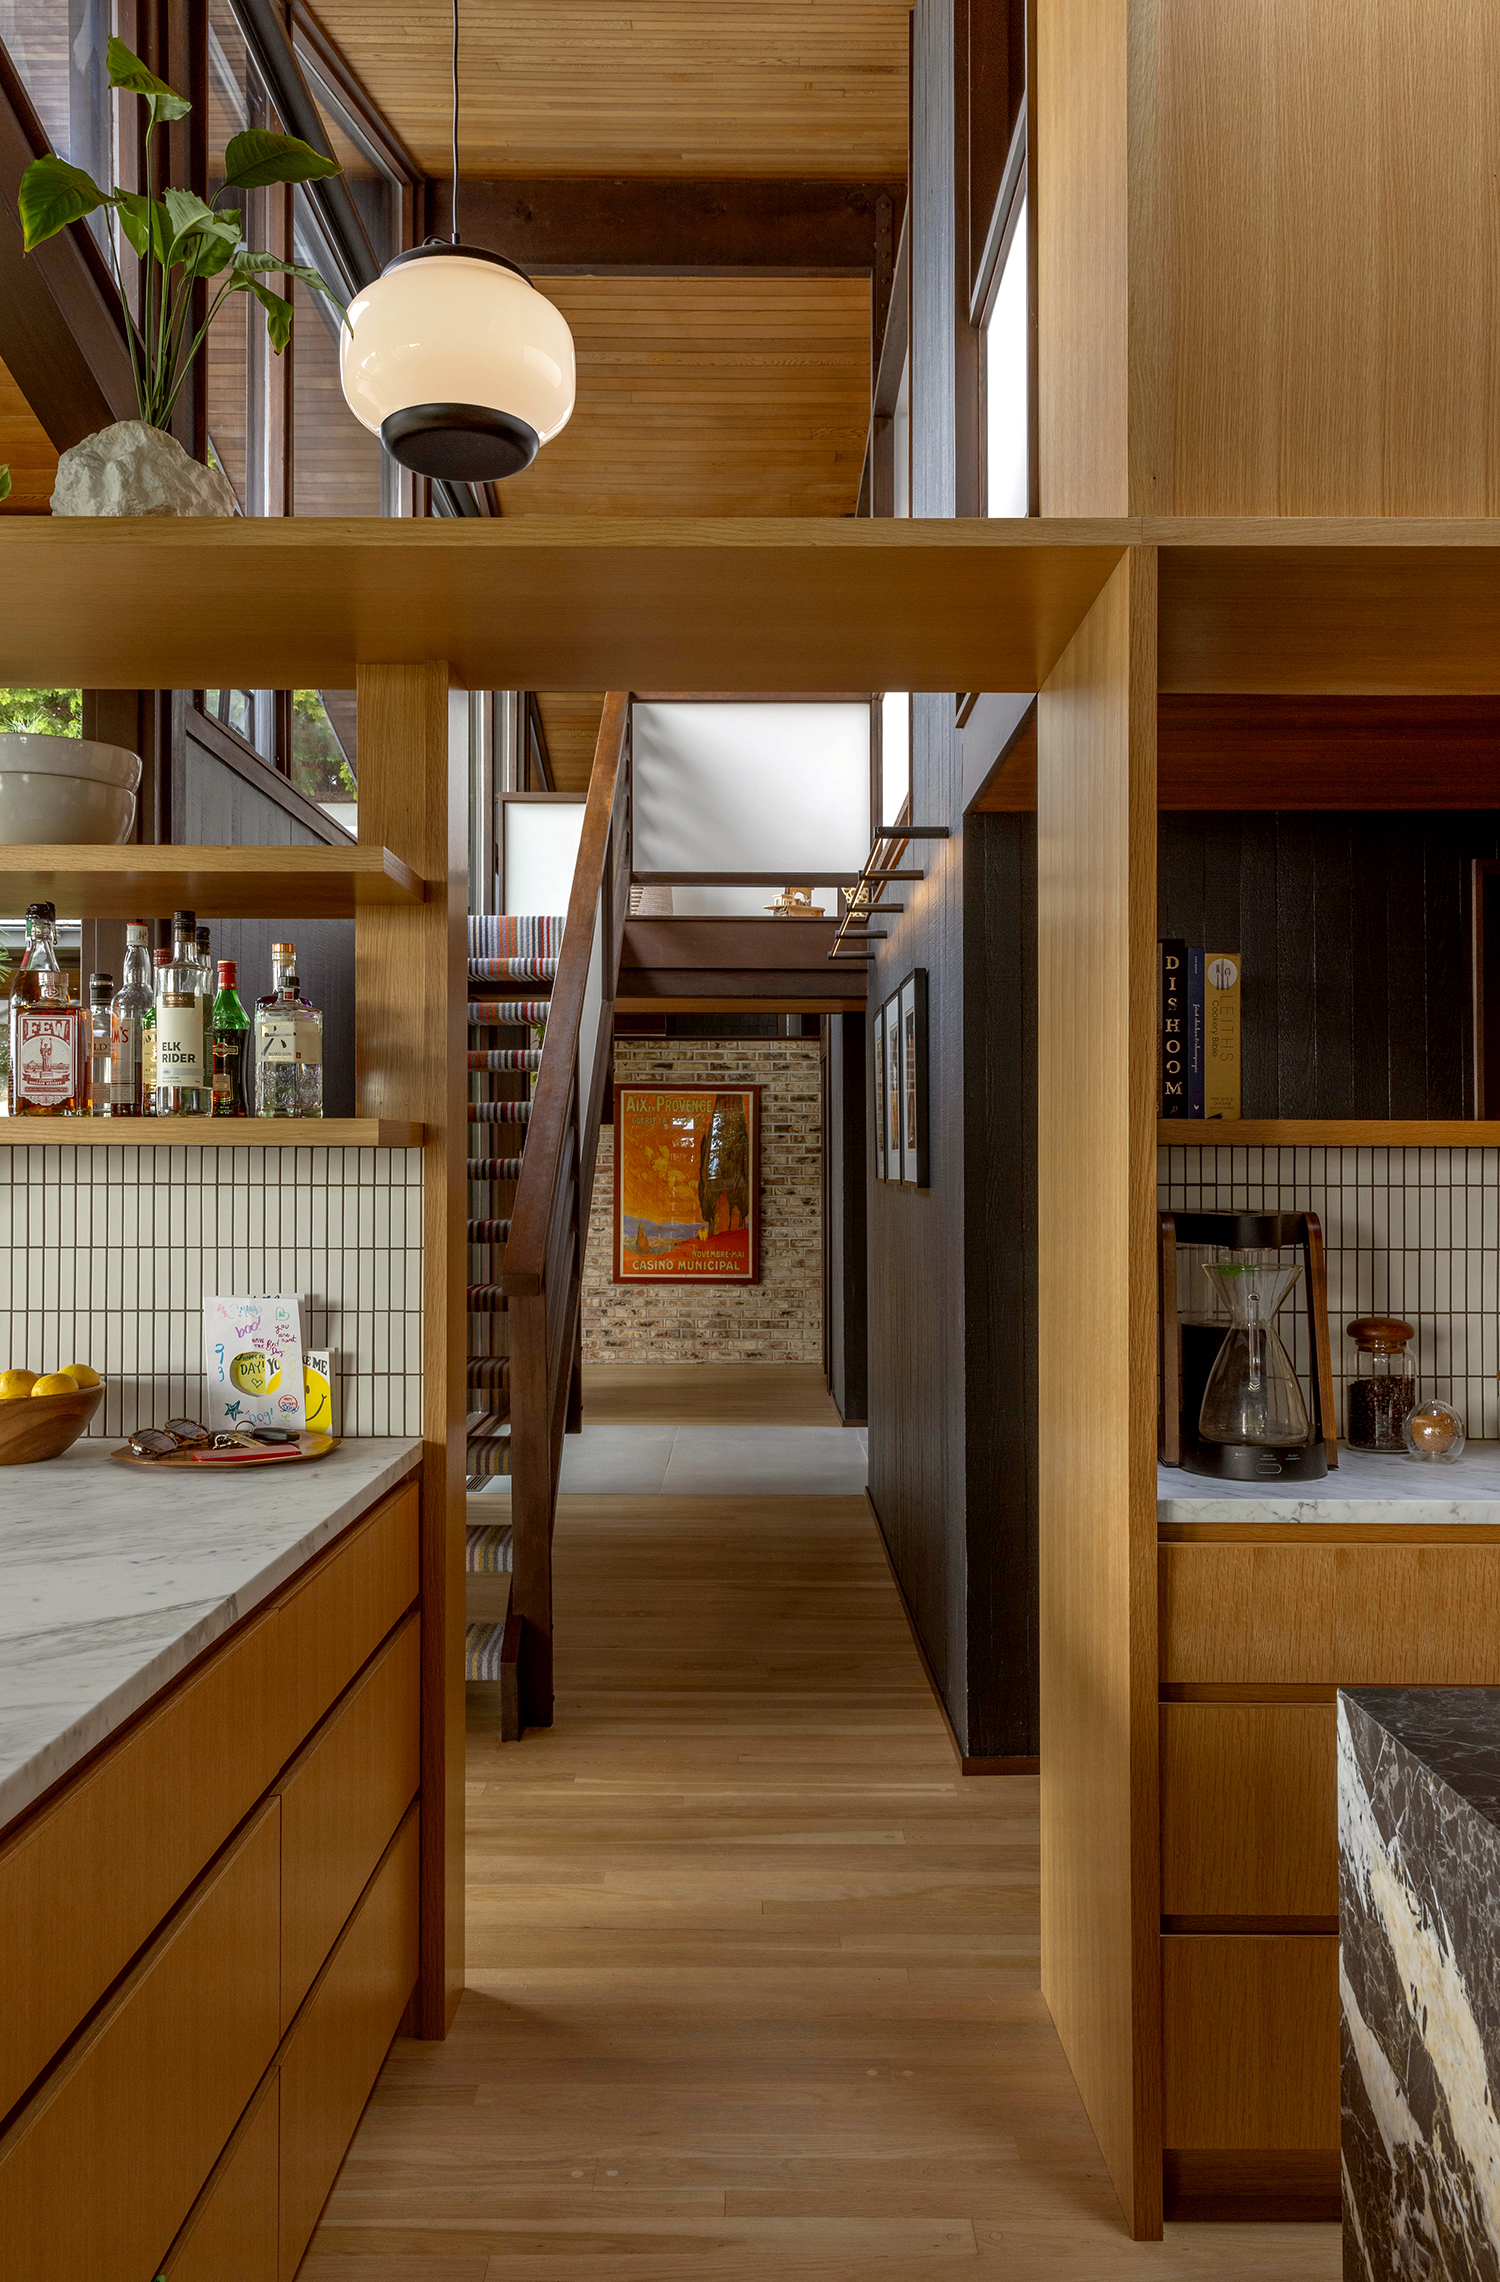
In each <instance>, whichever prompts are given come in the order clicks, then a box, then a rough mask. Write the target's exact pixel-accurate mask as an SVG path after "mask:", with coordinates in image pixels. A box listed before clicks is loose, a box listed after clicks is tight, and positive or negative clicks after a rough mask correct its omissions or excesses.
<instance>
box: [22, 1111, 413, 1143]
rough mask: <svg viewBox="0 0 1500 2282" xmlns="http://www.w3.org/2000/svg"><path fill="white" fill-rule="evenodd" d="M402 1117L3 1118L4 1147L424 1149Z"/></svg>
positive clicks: (410, 1126) (411, 1127)
mask: <svg viewBox="0 0 1500 2282" xmlns="http://www.w3.org/2000/svg"><path fill="white" fill-rule="evenodd" d="M423 1138H424V1129H423V1127H422V1126H420V1125H410V1124H407V1123H406V1122H405V1121H404V1120H403V1119H402V1118H399V1117H0V1148H17V1149H19V1148H25V1147H28V1146H30V1147H39V1146H42V1145H44V1144H45V1145H46V1146H47V1147H49V1148H59V1147H60V1148H64V1149H167V1148H171V1147H172V1146H173V1145H175V1146H176V1147H177V1148H179V1149H180V1148H182V1147H183V1145H184V1144H186V1145H187V1146H188V1147H189V1148H193V1149H200V1148H216V1149H276V1148H291V1147H293V1146H295V1147H296V1148H298V1149H420V1148H421V1146H422V1142H423Z"/></svg>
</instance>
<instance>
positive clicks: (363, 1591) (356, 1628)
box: [279, 1481, 419, 1750]
mask: <svg viewBox="0 0 1500 2282" xmlns="http://www.w3.org/2000/svg"><path fill="white" fill-rule="evenodd" d="M418 1505H419V1494H418V1489H417V1484H416V1483H415V1481H411V1482H403V1483H402V1485H401V1487H400V1489H398V1490H392V1492H391V1494H390V1496H389V1497H387V1498H382V1500H381V1502H380V1504H379V1505H378V1506H377V1507H376V1508H375V1510H374V1512H373V1513H372V1514H371V1515H370V1516H369V1517H368V1519H367V1520H365V1521H362V1522H360V1523H359V1524H358V1525H357V1527H356V1528H355V1529H353V1530H352V1531H351V1532H350V1533H349V1535H348V1536H347V1537H346V1538H345V1539H344V1541H343V1542H342V1544H341V1545H340V1546H339V1548H338V1551H337V1553H336V1554H335V1555H334V1556H333V1558H332V1559H331V1560H328V1561H325V1562H323V1563H322V1564H321V1565H320V1566H319V1567H318V1568H316V1569H315V1570H314V1571H313V1573H312V1575H311V1576H310V1577H309V1578H308V1579H307V1581H306V1583H305V1584H302V1585H298V1586H296V1587H294V1589H293V1590H292V1591H291V1592H290V1593H288V1594H287V1596H286V1598H285V1600H284V1601H282V1602H281V1603H280V1604H279V1605H280V1610H281V1617H280V1621H281V1624H282V1626H283V1628H284V1637H285V1645H284V1647H283V1648H282V1652H281V1653H282V1660H283V1669H284V1672H285V1674H286V1686H287V1692H288V1703H287V1723H288V1728H289V1730H290V1733H289V1737H288V1750H291V1749H293V1748H295V1746H296V1745H297V1744H299V1743H300V1742H301V1741H302V1739H303V1737H304V1736H306V1735H308V1734H310V1733H311V1731H312V1729H313V1728H314V1727H315V1726H316V1725H317V1723H318V1721H319V1720H320V1719H321V1718H322V1717H323V1714H324V1712H326V1711H327V1709H328V1707H329V1705H330V1704H331V1703H332V1702H333V1700H334V1698H335V1697H336V1696H337V1695H339V1694H340V1693H341V1692H342V1690H343V1689H345V1688H346V1687H347V1686H348V1685H349V1682H350V1681H351V1680H352V1679H353V1677H354V1675H355V1673H356V1672H357V1671H358V1670H359V1668H360V1666H361V1665H362V1664H363V1663H364V1662H365V1661H366V1659H367V1658H368V1657H369V1656H370V1655H372V1654H373V1652H374V1650H375V1649H376V1648H378V1647H379V1645H380V1643H381V1641H382V1640H384V1638H385V1636H386V1634H387V1633H388V1632H389V1631H390V1630H391V1628H392V1626H393V1625H395V1624H397V1623H398V1622H399V1621H400V1619H401V1617H402V1616H403V1615H404V1614H405V1612H406V1611H407V1609H409V1608H410V1607H411V1604H412V1602H413V1601H414V1600H415V1599H416V1597H417V1587H418V1581H419V1569H418V1558H419V1547H418Z"/></svg>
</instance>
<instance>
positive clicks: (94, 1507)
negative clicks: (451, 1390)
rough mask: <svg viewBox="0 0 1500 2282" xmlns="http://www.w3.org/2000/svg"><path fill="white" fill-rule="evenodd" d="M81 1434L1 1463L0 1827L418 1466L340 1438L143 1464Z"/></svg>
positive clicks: (406, 1444) (395, 1452)
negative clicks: (307, 1452)
mask: <svg viewBox="0 0 1500 2282" xmlns="http://www.w3.org/2000/svg"><path fill="white" fill-rule="evenodd" d="M115 1447H116V1445H115V1444H114V1443H111V1442H104V1441H100V1440H95V1441H83V1442H75V1443H74V1445H73V1447H72V1449H71V1450H68V1451H65V1452H64V1454H63V1456H62V1457H61V1458H54V1459H51V1460H49V1461H48V1463H47V1464H46V1465H42V1466H6V1467H0V1828H3V1826H4V1825H5V1824H6V1823H8V1822H9V1821H10V1820H11V1819H12V1818H13V1817H14V1816H15V1815H18V1814H19V1813H21V1811H22V1810H23V1809H24V1808H25V1807H28V1806H29V1805H30V1804H31V1802H32V1800H33V1799H35V1798H38V1797H39V1796H40V1795H41V1793H42V1792H43V1791H45V1790H46V1789H47V1788H48V1787H49V1785H51V1784H52V1783H55V1782H56V1781H57V1779H58V1777H59V1776H60V1775H65V1774H66V1773H67V1772H68V1769H69V1768H70V1767H74V1766H76V1765H77V1763H78V1761H79V1760H80V1759H82V1758H83V1757H84V1756H85V1755H86V1753H88V1752H90V1751H92V1750H93V1749H94V1747H95V1745H96V1744H99V1743H101V1742H103V1740H104V1739H105V1737H106V1736H108V1735H109V1734H111V1733H112V1732H113V1730H114V1729H115V1728H117V1727H119V1726H120V1725H121V1724H122V1722H123V1721H125V1720H127V1719H128V1718H129V1717H130V1716H131V1714H132V1713H133V1712H136V1711H139V1709H140V1707H141V1705H142V1704H144V1703H146V1702H147V1701H148V1700H149V1698H150V1697H152V1696H154V1695H155V1694H156V1693H157V1691H158V1689H160V1688H163V1687H165V1685H166V1684H167V1682H168V1681H169V1680H171V1679H174V1678H175V1677H176V1675H177V1674H178V1673H179V1672H181V1671H183V1670H184V1669H185V1668H186V1666H187V1665H189V1664H190V1663H192V1661H193V1659H194V1658H195V1657H196V1656H201V1655H202V1653H203V1651H204V1649H205V1648H207V1647H209V1646H210V1645H211V1643H212V1642H213V1641H215V1640H217V1639H218V1638H219V1637H220V1635H221V1634H223V1633H225V1632H227V1631H228V1630H229V1628H230V1627H231V1625H234V1624H236V1623H238V1621H239V1619H240V1618H241V1617H243V1616H246V1615H248V1614H249V1612H250V1611H251V1610H252V1609H253V1608H255V1607H257V1606H258V1605H259V1603H260V1602H261V1601H263V1600H265V1599H267V1598H268V1596H269V1595H270V1594H272V1593H274V1592H275V1591H276V1590H277V1588H278V1586H280V1585H283V1584H284V1583H285V1582H286V1580H287V1578H288V1577H290V1576H292V1575H294V1574H295V1572H296V1571H297V1570H298V1569H300V1568H301V1567H302V1565H303V1563H304V1562H306V1561H309V1560H310V1559H311V1558H312V1556H313V1554H315V1553H316V1552H318V1551H319V1549H320V1548H321V1547H322V1546H324V1545H326V1544H327V1543H328V1542H329V1540H330V1539H331V1538H334V1537H336V1536H337V1535H338V1533H339V1531H340V1530H341V1529H343V1528H345V1527H346V1526H347V1525H348V1523H350V1522H351V1521H353V1520H354V1519H355V1518H356V1517H357V1516H358V1515H359V1514H361V1513H363V1512H364V1511H365V1509H366V1507H368V1506H370V1505H373V1504H374V1502H375V1500H376V1499H377V1498H378V1497H380V1496H381V1495H382V1494H383V1492H385V1491H386V1490H388V1489H390V1488H391V1487H392V1486H393V1485H394V1484H395V1483H397V1482H399V1481H400V1480H401V1478H402V1476H403V1475H404V1474H407V1473H409V1472H410V1471H411V1470H412V1468H413V1467H414V1466H415V1465H416V1464H417V1461H418V1458H419V1456H420V1453H421V1448H422V1445H421V1443H420V1442H416V1441H405V1440H402V1441H396V1440H387V1439H385V1438H384V1437H381V1438H374V1437H371V1438H368V1439H364V1438H362V1439H359V1440H350V1441H348V1442H345V1443H343V1444H341V1446H340V1447H339V1448H338V1449H337V1450H335V1451H334V1452H333V1453H332V1455H331V1456H329V1457H327V1458H323V1459H320V1460H319V1461H318V1463H317V1464H316V1465H314V1466H297V1467H290V1466H289V1467H270V1466H268V1467H266V1468H265V1469H264V1471H262V1472H255V1473H252V1470H251V1469H248V1468H246V1469H244V1470H243V1471H235V1472H233V1473H229V1472H225V1473H218V1474H214V1473H210V1472H209V1470H208V1469H207V1468H195V1469H194V1470H193V1471H192V1472H191V1473H190V1472H188V1471H187V1470H186V1469H185V1468H181V1469H178V1468H174V1469H172V1470H171V1471H170V1472H169V1471H166V1470H164V1469H163V1470H157V1469H152V1470H149V1471H148V1470H147V1469H146V1468H145V1467H132V1466H120V1465H116V1464H114V1463H113V1462H112V1461H111V1458H110V1452H111V1450H112V1449H114V1448H115Z"/></svg>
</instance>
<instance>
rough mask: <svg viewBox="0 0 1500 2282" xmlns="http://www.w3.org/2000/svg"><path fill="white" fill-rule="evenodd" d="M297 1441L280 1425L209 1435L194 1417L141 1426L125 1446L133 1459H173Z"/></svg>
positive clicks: (255, 1448)
mask: <svg viewBox="0 0 1500 2282" xmlns="http://www.w3.org/2000/svg"><path fill="white" fill-rule="evenodd" d="M296 1439H297V1437H296V1436H295V1435H294V1434H289V1433H288V1432H287V1431H286V1430H285V1429H284V1428H283V1427H280V1426H259V1427H252V1428H251V1429H249V1430H248V1431H247V1432H241V1431H240V1430H239V1429H238V1428H228V1429H226V1430H224V1431H222V1432H220V1433H217V1434H211V1433H210V1432H209V1430H208V1428H207V1427H206V1426H200V1425H199V1423H198V1421H197V1419H196V1418H169V1419H168V1420H167V1423H166V1425H165V1426H143V1427H140V1428H139V1429H138V1430H137V1431H136V1432H135V1433H134V1434H132V1435H131V1437H130V1439H129V1442H128V1443H127V1445H126V1447H127V1448H128V1449H129V1451H130V1452H131V1454H132V1456H134V1457H136V1458H175V1457H176V1455H177V1453H178V1451H179V1450H262V1449H265V1448H266V1446H267V1445H268V1444H269V1445H271V1446H272V1447H279V1446H280V1445H281V1444H283V1443H288V1442H295V1441H296Z"/></svg>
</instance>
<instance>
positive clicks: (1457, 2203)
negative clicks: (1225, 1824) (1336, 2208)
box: [1338, 1688, 1500, 2282]
mask: <svg viewBox="0 0 1500 2282" xmlns="http://www.w3.org/2000/svg"><path fill="white" fill-rule="evenodd" d="M1338 1799H1339V1996H1340V2009H1341V2014H1342V2021H1341V2050H1342V2110H1343V2115H1342V2147H1343V2200H1344V2275H1345V2282H1387V2278H1388V2277H1404V2276H1408V2275H1409V2276H1420V2277H1421V2278H1422V2282H1500V2118H1497V2097H1500V1689H1497V1688H1388V1689H1385V1688H1379V1689H1377V1688H1368V1689H1353V1690H1341V1691H1340V1694H1339V1700H1338Z"/></svg>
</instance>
